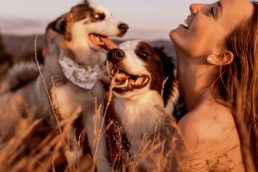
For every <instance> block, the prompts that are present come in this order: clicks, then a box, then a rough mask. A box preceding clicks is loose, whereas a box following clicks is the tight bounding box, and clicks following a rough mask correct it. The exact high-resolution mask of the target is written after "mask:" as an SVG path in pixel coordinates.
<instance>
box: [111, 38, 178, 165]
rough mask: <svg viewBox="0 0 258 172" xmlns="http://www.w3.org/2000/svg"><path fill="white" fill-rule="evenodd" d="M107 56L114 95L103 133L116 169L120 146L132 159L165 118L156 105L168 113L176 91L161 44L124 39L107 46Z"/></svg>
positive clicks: (169, 61)
mask: <svg viewBox="0 0 258 172" xmlns="http://www.w3.org/2000/svg"><path fill="white" fill-rule="evenodd" d="M107 60H108V62H107V72H108V75H109V76H110V77H111V78H112V84H111V86H112V91H113V94H114V98H113V100H112V102H111V105H110V107H109V111H108V113H107V117H106V125H107V126H109V128H108V129H107V133H106V137H107V146H108V150H109V151H110V150H111V149H112V150H111V151H110V152H109V154H110V157H109V159H110V161H111V163H112V165H113V168H115V169H118V168H122V167H121V164H119V163H121V162H119V161H121V158H123V157H122V156H121V157H120V158H119V156H120V155H118V154H119V152H120V153H121V149H120V148H121V147H122V148H123V149H124V150H125V152H128V153H129V157H130V159H131V160H135V159H136V158H137V157H138V154H139V152H140V149H141V146H144V145H143V144H144V142H145V141H146V139H147V142H148V141H151V140H152V139H153V136H154V132H155V131H158V130H160V129H162V128H163V127H164V125H165V121H164V120H166V118H164V115H163V113H164V111H163V112H162V111H161V110H160V108H164V110H165V111H166V112H168V113H169V114H171V113H172V111H173V104H174V103H175V101H176V100H177V98H178V91H177V82H176V79H175V65H174V62H173V60H172V58H171V57H168V56H167V55H166V54H165V53H164V52H163V51H162V49H161V48H153V47H152V46H150V45H149V44H147V43H146V42H143V41H139V40H134V41H127V42H124V43H122V44H120V45H119V47H118V48H115V49H112V50H110V51H109V52H108V54H107ZM112 126H113V128H112ZM117 130H120V132H118V131H117ZM118 142H120V146H118V148H116V145H119V143H118ZM119 147H120V148H119ZM122 161H127V160H122ZM122 163H123V162H122Z"/></svg>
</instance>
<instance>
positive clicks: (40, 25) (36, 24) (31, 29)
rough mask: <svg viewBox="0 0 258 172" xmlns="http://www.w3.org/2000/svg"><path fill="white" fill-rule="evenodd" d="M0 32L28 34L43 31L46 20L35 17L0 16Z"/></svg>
mask: <svg viewBox="0 0 258 172" xmlns="http://www.w3.org/2000/svg"><path fill="white" fill-rule="evenodd" d="M0 21H1V25H0V32H1V33H3V34H15V35H29V34H41V33H44V31H45V27H46V24H47V22H46V21H43V20H36V19H17V18H15V19H12V18H1V17H0Z"/></svg>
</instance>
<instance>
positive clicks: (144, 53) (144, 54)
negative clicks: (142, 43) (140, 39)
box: [138, 52, 149, 59]
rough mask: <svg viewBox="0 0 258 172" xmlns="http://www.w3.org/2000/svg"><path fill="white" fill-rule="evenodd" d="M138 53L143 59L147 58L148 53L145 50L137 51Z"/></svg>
mask: <svg viewBox="0 0 258 172" xmlns="http://www.w3.org/2000/svg"><path fill="white" fill-rule="evenodd" d="M138 55H139V56H140V57H141V58H143V59H147V58H148V56H149V54H148V53H146V52H139V53H138Z"/></svg>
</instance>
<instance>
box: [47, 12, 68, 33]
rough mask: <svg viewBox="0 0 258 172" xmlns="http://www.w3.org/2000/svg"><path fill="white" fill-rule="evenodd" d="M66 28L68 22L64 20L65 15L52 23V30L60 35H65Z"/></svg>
mask: <svg viewBox="0 0 258 172" xmlns="http://www.w3.org/2000/svg"><path fill="white" fill-rule="evenodd" d="M65 27H66V21H65V19H64V15H62V16H60V17H58V18H57V19H56V20H55V21H54V22H53V23H52V27H51V28H52V29H53V30H54V31H56V32H58V33H60V34H64V33H65Z"/></svg>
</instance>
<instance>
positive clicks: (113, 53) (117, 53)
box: [107, 48, 125, 62]
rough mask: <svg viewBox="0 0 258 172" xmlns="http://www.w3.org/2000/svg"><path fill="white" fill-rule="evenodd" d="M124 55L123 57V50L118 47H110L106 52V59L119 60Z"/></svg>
mask: <svg viewBox="0 0 258 172" xmlns="http://www.w3.org/2000/svg"><path fill="white" fill-rule="evenodd" d="M124 57H125V52H124V51H123V50H121V49H119V48H115V49H112V50H110V51H109V52H108V53H107V59H108V61H110V62H117V61H120V60H122V59H123V58H124Z"/></svg>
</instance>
